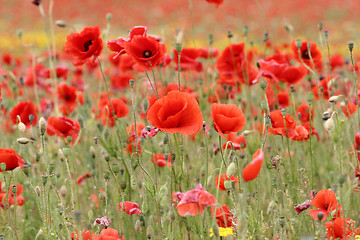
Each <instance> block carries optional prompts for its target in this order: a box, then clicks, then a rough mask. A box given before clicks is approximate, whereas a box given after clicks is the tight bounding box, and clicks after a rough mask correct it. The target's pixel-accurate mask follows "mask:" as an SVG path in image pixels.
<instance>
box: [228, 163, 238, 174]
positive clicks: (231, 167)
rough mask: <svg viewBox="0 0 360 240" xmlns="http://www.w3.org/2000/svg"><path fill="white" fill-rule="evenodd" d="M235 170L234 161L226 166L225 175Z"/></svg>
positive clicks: (233, 172)
mask: <svg viewBox="0 0 360 240" xmlns="http://www.w3.org/2000/svg"><path fill="white" fill-rule="evenodd" d="M235 172H236V166H235V163H234V162H231V163H230V165H229V166H228V168H227V169H226V175H227V176H229V177H231V176H233V175H234V174H235Z"/></svg>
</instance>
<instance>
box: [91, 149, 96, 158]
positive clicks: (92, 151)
mask: <svg viewBox="0 0 360 240" xmlns="http://www.w3.org/2000/svg"><path fill="white" fill-rule="evenodd" d="M90 155H91V157H92V158H96V151H95V148H94V147H93V146H91V147H90Z"/></svg>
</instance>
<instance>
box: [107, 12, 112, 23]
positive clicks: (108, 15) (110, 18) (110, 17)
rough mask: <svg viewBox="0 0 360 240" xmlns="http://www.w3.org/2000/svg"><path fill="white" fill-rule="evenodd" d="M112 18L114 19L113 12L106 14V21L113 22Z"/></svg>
mask: <svg viewBox="0 0 360 240" xmlns="http://www.w3.org/2000/svg"><path fill="white" fill-rule="evenodd" d="M111 20H112V14H111V13H107V14H106V21H108V22H111Z"/></svg>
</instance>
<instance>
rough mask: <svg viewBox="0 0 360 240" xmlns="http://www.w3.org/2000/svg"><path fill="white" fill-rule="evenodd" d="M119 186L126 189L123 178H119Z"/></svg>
mask: <svg viewBox="0 0 360 240" xmlns="http://www.w3.org/2000/svg"><path fill="white" fill-rule="evenodd" d="M120 187H121V189H122V190H125V189H126V181H125V180H121V182H120Z"/></svg>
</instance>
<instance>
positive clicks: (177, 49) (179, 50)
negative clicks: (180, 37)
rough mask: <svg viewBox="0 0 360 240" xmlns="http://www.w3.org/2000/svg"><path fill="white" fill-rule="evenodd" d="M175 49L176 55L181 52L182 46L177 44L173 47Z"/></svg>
mask: <svg viewBox="0 0 360 240" xmlns="http://www.w3.org/2000/svg"><path fill="white" fill-rule="evenodd" d="M175 49H176V51H177V52H178V53H181V51H182V44H181V43H177V44H176V46H175Z"/></svg>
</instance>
